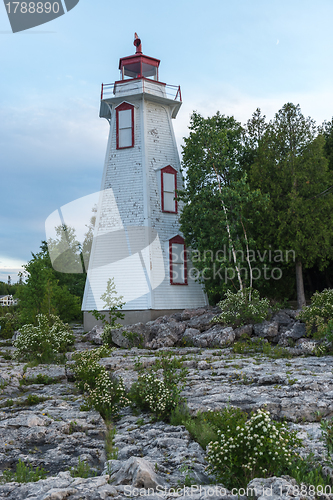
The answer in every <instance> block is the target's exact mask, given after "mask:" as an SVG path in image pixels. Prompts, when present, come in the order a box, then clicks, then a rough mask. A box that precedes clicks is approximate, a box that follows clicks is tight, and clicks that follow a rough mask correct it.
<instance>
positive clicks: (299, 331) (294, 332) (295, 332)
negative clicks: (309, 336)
mask: <svg viewBox="0 0 333 500" xmlns="http://www.w3.org/2000/svg"><path fill="white" fill-rule="evenodd" d="M289 332H290V334H289V337H291V338H292V339H294V340H297V339H300V338H301V337H305V336H306V329H305V323H301V322H300V321H297V322H296V323H295V324H294V325H293V327H292V329H291V330H289Z"/></svg>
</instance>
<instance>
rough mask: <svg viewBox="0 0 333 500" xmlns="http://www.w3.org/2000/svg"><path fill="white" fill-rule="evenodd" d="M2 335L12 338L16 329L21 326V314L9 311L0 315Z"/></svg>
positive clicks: (2, 336) (4, 337) (0, 332)
mask: <svg viewBox="0 0 333 500" xmlns="http://www.w3.org/2000/svg"><path fill="white" fill-rule="evenodd" d="M0 327H1V328H0V337H1V338H2V339H11V338H12V336H13V335H14V332H15V330H16V329H17V328H18V327H19V316H18V314H17V313H16V312H13V313H10V312H7V313H6V314H5V315H4V316H2V317H0Z"/></svg>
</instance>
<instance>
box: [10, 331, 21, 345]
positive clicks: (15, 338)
mask: <svg viewBox="0 0 333 500" xmlns="http://www.w3.org/2000/svg"><path fill="white" fill-rule="evenodd" d="M20 335H21V332H20V331H19V330H15V332H14V335H13V336H12V341H13V342H15V340H17V339H18V337H19V336H20Z"/></svg>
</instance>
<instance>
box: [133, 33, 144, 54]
mask: <svg viewBox="0 0 333 500" xmlns="http://www.w3.org/2000/svg"><path fill="white" fill-rule="evenodd" d="M133 44H134V45H135V47H136V54H142V46H141V40H140V38H139V37H138V34H137V33H134V42H133Z"/></svg>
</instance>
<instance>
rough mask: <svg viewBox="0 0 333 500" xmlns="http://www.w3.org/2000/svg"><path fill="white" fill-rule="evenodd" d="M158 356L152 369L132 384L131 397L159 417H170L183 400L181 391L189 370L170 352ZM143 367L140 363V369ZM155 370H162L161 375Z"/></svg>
mask: <svg viewBox="0 0 333 500" xmlns="http://www.w3.org/2000/svg"><path fill="white" fill-rule="evenodd" d="M156 357H157V359H156V362H155V365H154V366H153V367H152V368H151V370H150V371H149V372H148V373H145V374H143V375H142V374H141V375H139V377H138V381H137V382H135V383H134V384H133V385H132V387H131V390H130V393H129V397H130V399H131V400H132V401H133V402H134V403H135V405H136V406H138V407H139V408H142V409H146V410H149V411H151V412H152V413H154V414H155V416H156V417H157V418H158V419H169V418H170V413H171V411H172V410H173V409H174V408H176V407H177V406H178V405H179V404H180V402H181V401H182V400H181V398H180V393H181V391H182V389H183V387H184V385H185V379H186V374H187V371H188V370H187V369H186V368H184V367H183V362H182V360H179V359H177V358H176V357H172V353H170V352H167V353H165V352H160V353H157V355H156ZM142 368H143V367H142V366H141V367H140V364H139V363H138V369H139V370H142ZM154 371H160V375H159V376H157V375H154V374H153V372H154Z"/></svg>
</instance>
